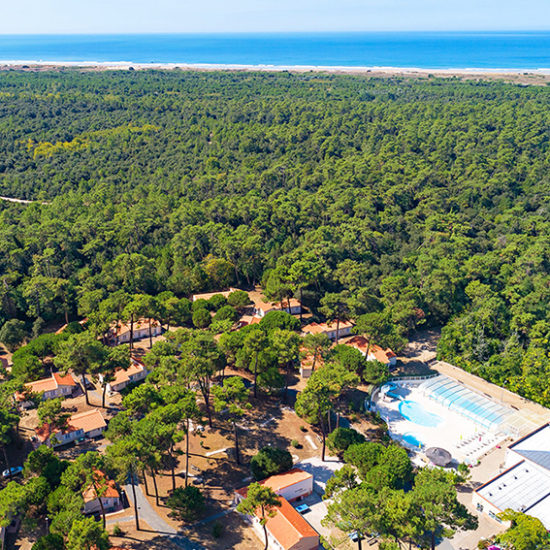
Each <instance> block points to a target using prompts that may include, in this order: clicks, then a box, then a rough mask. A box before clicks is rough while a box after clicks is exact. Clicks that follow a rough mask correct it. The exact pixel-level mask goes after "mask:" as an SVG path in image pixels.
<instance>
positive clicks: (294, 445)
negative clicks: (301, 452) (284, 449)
mask: <svg viewBox="0 0 550 550" xmlns="http://www.w3.org/2000/svg"><path fill="white" fill-rule="evenodd" d="M290 444H291V445H292V447H294V448H295V449H301V448H302V445H300V442H299V441H298V440H297V439H293V440H292V441H291V442H290Z"/></svg>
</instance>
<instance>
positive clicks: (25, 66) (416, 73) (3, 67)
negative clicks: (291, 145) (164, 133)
mask: <svg viewBox="0 0 550 550" xmlns="http://www.w3.org/2000/svg"><path fill="white" fill-rule="evenodd" d="M65 69H72V70H81V71H127V70H182V71H236V72H282V71H287V72H292V73H307V72H318V73H329V74H349V75H363V76H370V77H379V78H380V77H386V78H391V77H395V76H405V77H410V78H433V77H437V78H452V77H457V78H461V79H468V80H505V81H507V82H514V83H517V84H531V85H546V84H547V83H548V82H550V68H544V69H507V68H495V69H486V68H465V69H463V68H449V69H424V68H415V67H374V66H373V67H346V66H322V65H225V64H208V63H196V64H193V63H131V62H128V61H120V62H95V61H85V62H84V61H83V62H77V61H25V60H13V61H12V60H0V71H9V70H19V71H59V70H65Z"/></svg>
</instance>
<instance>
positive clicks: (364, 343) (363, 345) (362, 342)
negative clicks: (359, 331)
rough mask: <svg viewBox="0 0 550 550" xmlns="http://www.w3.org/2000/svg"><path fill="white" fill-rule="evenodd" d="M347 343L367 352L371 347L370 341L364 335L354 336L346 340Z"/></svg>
mask: <svg viewBox="0 0 550 550" xmlns="http://www.w3.org/2000/svg"><path fill="white" fill-rule="evenodd" d="M346 345H348V346H352V347H354V348H356V349H358V350H359V351H362V352H363V353H367V349H369V341H368V340H367V339H366V338H365V337H364V336H354V337H353V338H350V339H349V340H348V341H347V342H346Z"/></svg>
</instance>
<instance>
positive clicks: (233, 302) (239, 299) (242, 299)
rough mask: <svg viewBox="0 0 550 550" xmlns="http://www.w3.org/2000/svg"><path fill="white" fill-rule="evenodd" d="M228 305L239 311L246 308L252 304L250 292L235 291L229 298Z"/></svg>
mask: <svg viewBox="0 0 550 550" xmlns="http://www.w3.org/2000/svg"><path fill="white" fill-rule="evenodd" d="M227 303H228V304H229V305H230V306H233V307H235V308H237V309H241V308H244V307H246V306H248V305H249V304H251V303H252V302H251V301H250V298H249V297H248V292H245V291H244V290H234V291H233V292H232V293H231V294H230V295H229V296H228V297H227Z"/></svg>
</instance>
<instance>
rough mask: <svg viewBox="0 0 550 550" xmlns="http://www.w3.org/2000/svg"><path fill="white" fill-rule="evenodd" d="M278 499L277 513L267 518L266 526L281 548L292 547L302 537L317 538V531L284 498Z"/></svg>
mask: <svg viewBox="0 0 550 550" xmlns="http://www.w3.org/2000/svg"><path fill="white" fill-rule="evenodd" d="M279 501H280V502H281V506H280V507H278V508H277V513H276V514H275V515H274V516H273V517H272V518H268V520H267V523H266V527H267V529H268V531H269V532H270V533H271V535H272V536H273V537H274V538H275V539H277V541H278V543H279V544H280V545H281V546H282V547H283V548H285V549H286V548H292V547H293V546H294V545H295V544H297V543H298V542H300V541H301V540H302V539H304V538H309V537H315V538H317V539H318V537H319V535H318V533H317V531H315V529H313V527H311V525H310V524H309V523H308V522H307V521H306V520H305V519H304V518H303V516H302V515H301V514H300V513H299V512H297V511H296V510H295V509H294V508H293V507H292V506H291V505H290V503H289V502H288V501H287V500H286V499H284V498H282V497H281V498H280V499H279Z"/></svg>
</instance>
